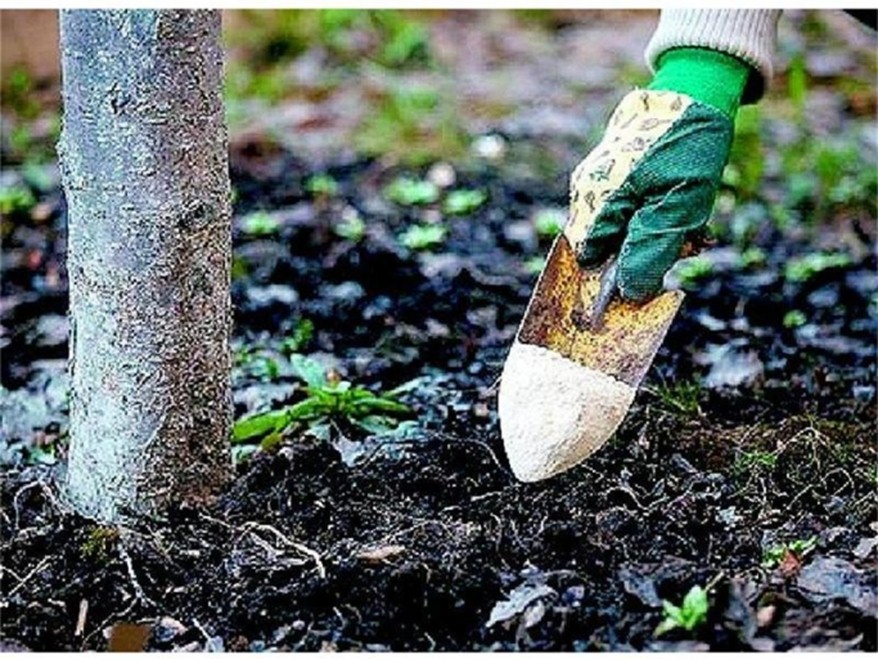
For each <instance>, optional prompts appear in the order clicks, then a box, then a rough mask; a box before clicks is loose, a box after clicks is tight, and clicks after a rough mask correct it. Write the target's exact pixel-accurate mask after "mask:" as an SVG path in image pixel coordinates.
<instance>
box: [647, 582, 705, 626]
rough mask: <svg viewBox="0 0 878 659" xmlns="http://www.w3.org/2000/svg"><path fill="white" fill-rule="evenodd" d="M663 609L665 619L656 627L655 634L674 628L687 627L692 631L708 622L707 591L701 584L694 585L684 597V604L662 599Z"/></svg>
mask: <svg viewBox="0 0 878 659" xmlns="http://www.w3.org/2000/svg"><path fill="white" fill-rule="evenodd" d="M662 609H663V610H664V612H665V619H664V620H662V621H661V623H660V624H659V626H658V627H656V629H655V636H661V635H662V634H665V633H667V632H669V631H671V630H672V629H685V630H686V631H687V632H691V631H692V630H694V629H695V628H697V627H700V626H701V625H703V624H704V623H705V622H707V612H708V610H709V609H710V604H709V603H708V601H707V591H706V590H704V589H703V588H702V587H701V586H693V587H692V588H691V589H690V590H689V592H688V593H686V597H684V598H683V604H682V606H676V605H674V604H671V603H670V602H668V601H667V600H662Z"/></svg>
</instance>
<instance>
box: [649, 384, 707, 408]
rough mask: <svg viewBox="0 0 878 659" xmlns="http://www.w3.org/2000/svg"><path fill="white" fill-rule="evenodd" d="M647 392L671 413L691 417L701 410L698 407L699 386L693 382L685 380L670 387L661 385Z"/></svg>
mask: <svg viewBox="0 0 878 659" xmlns="http://www.w3.org/2000/svg"><path fill="white" fill-rule="evenodd" d="M649 391H650V393H652V394H653V395H654V396H655V397H656V398H658V399H659V401H661V403H662V405H663V406H664V407H665V408H667V409H668V410H670V411H671V412H676V413H678V414H682V415H685V416H693V415H695V414H698V413H699V412H700V410H701V408H700V407H699V405H698V399H699V397H700V396H701V386H700V385H699V384H698V383H697V382H695V381H692V380H685V381H683V382H676V383H674V384H670V385H668V384H661V385H659V386H657V387H654V388H650V389H649Z"/></svg>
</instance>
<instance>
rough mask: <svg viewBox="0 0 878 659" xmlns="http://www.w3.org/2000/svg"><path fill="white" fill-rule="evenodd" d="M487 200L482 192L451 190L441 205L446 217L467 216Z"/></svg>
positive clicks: (486, 194)
mask: <svg viewBox="0 0 878 659" xmlns="http://www.w3.org/2000/svg"><path fill="white" fill-rule="evenodd" d="M487 199H488V193H487V192H485V191H484V190H452V191H451V192H449V193H448V196H447V197H445V201H444V202H443V203H442V210H443V211H444V212H445V214H446V215H469V214H470V213H472V212H473V211H475V210H476V209H477V208H479V207H480V206H481V205H482V204H484V203H485V201H487Z"/></svg>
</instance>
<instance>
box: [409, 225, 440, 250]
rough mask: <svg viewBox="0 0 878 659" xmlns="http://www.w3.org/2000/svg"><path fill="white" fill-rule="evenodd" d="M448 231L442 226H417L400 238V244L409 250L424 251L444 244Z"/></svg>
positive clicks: (411, 227)
mask: <svg viewBox="0 0 878 659" xmlns="http://www.w3.org/2000/svg"><path fill="white" fill-rule="evenodd" d="M447 234H448V229H447V228H445V227H444V226H442V225H440V224H415V225H412V226H410V227H409V228H408V229H406V230H405V231H404V232H403V233H402V234H401V235H400V236H399V243H400V244H401V245H402V246H403V247H406V248H408V249H411V250H415V251H422V250H428V249H432V248H434V247H437V246H439V245H441V244H442V243H443V241H444V240H445V236H446V235H447Z"/></svg>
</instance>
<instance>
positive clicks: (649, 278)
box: [564, 48, 758, 300]
mask: <svg viewBox="0 0 878 659" xmlns="http://www.w3.org/2000/svg"><path fill="white" fill-rule="evenodd" d="M752 73H755V70H754V69H751V67H750V66H749V65H748V64H746V63H745V62H743V61H742V60H739V59H737V58H735V57H732V56H731V55H726V54H724V53H720V52H718V51H713V50H707V49H703V48H677V49H673V50H669V51H667V52H666V53H665V54H664V55H662V57H661V58H660V59H659V62H658V70H657V73H656V75H655V78H654V79H653V81H652V83H651V84H650V85H649V86H648V87H647V88H646V89H641V90H635V91H633V92H631V93H629V94H628V95H627V96H625V98H624V99H623V100H622V102H621V103H620V104H619V106H618V107H617V108H616V110H615V111H614V112H613V115H612V117H611V118H610V121H609V124H608V126H607V129H606V132H605V134H604V137H603V139H602V140H601V142H600V144H598V146H597V147H596V148H595V149H594V150H593V151H592V152H591V153H590V154H589V155H588V156H587V157H586V158H585V159H584V160H583V161H582V162H581V163H580V164H579V165H578V166H577V167H576V169H575V170H574V172H573V175H572V177H571V186H570V195H571V198H570V219H569V221H568V224H567V226H566V227H565V229H564V233H565V235H566V236H567V239H568V241H569V242H570V245H571V247H572V249H573V252H574V254H576V255H577V257H578V259H579V263H580V265H582V266H583V267H586V268H593V267H598V266H601V265H602V264H603V263H605V262H606V261H607V259H608V258H610V257H611V256H614V255H618V270H617V274H616V283H617V286H618V290H619V293H620V294H621V296H622V297H623V298H626V299H629V300H645V299H647V298H650V297H652V296H653V295H655V294H656V293H658V292H659V291H660V290H661V288H662V280H663V278H664V275H665V273H666V272H667V271H668V270H669V269H670V268H671V266H672V265H673V264H674V262H675V261H676V260H677V259H678V258H680V256H681V251H682V249H683V247H684V245H685V244H686V243H687V241H689V240H690V239H693V238H697V237H698V236H699V234H700V233H701V232H702V231H703V230H704V228H705V225H706V224H707V221H708V219H709V216H710V212H711V209H712V206H713V202H714V199H715V197H716V191H717V188H718V187H719V184H720V180H721V177H722V172H723V168H724V167H725V165H726V162H727V161H728V157H729V150H730V147H731V143H732V136H733V134H734V118H735V113H736V112H737V109H738V106H739V104H740V102H741V97H742V94H743V92H744V88H745V85H746V84H747V80H748V77H749V76H750V75H751V74H752ZM757 75H758V74H757Z"/></svg>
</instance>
